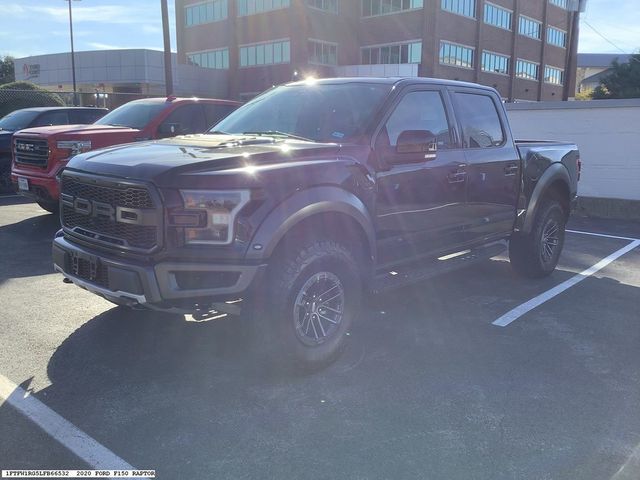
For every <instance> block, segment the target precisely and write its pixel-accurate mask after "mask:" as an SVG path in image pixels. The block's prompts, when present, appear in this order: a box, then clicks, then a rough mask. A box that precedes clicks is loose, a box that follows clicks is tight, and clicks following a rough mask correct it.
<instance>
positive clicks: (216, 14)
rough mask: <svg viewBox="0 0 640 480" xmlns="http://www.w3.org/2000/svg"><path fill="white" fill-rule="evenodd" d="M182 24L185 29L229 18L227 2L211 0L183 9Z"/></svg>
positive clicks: (224, 0)
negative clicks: (183, 23)
mask: <svg viewBox="0 0 640 480" xmlns="http://www.w3.org/2000/svg"><path fill="white" fill-rule="evenodd" d="M184 11H185V12H184V13H185V14H184V22H185V25H186V26H187V27H191V26H192V25H201V24H203V23H211V22H218V21H220V20H224V19H226V18H227V17H228V16H229V4H228V0H213V1H209V2H204V3H198V4H197V5H188V6H186V7H184Z"/></svg>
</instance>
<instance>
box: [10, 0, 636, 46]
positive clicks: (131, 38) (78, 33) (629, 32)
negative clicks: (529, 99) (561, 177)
mask: <svg viewBox="0 0 640 480" xmlns="http://www.w3.org/2000/svg"><path fill="white" fill-rule="evenodd" d="M342 1H357V0H342ZM527 1H530V0H527ZM168 3H169V17H170V21H171V30H172V35H171V44H172V49H173V50H174V51H175V46H176V42H175V25H174V23H175V12H174V5H175V2H174V1H173V0H169V2H168ZM639 3H640V0H617V1H616V2H612V1H611V0H589V3H588V6H587V11H586V13H584V14H583V15H582V25H581V32H580V46H579V51H580V52H584V53H622V52H624V53H635V52H638V51H640V27H638V25H640V8H638V4H639ZM67 9H68V7H67V2H66V0H0V55H12V56H14V57H18V58H19V57H25V56H30V55H38V54H45V53H58V52H66V51H69V18H68V10H67ZM73 12H74V16H73V19H74V22H73V23H74V41H75V47H76V50H77V51H82V50H101V49H116V48H151V49H156V50H161V49H162V45H163V44H162V23H161V16H160V0H74V1H73Z"/></svg>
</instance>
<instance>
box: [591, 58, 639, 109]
mask: <svg viewBox="0 0 640 480" xmlns="http://www.w3.org/2000/svg"><path fill="white" fill-rule="evenodd" d="M611 68H612V72H611V74H610V75H607V76H606V77H605V78H604V79H602V84H601V85H600V86H599V87H597V88H596V89H595V90H594V91H593V98H594V99H597V100H601V99H612V98H640V54H635V55H631V58H630V59H629V63H619V62H618V61H617V60H614V62H613V63H612V64H611Z"/></svg>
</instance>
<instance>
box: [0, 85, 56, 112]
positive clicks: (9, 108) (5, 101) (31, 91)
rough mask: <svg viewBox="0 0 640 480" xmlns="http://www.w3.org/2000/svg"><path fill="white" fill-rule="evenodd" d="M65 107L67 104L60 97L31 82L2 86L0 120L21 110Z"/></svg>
mask: <svg viewBox="0 0 640 480" xmlns="http://www.w3.org/2000/svg"><path fill="white" fill-rule="evenodd" d="M64 105H65V103H64V102H63V101H62V99H61V98H60V96H59V95H57V94H55V93H53V92H49V91H47V90H45V89H43V88H40V87H38V86H37V85H34V84H33V83H30V82H12V83H6V84H4V85H0V118H2V117H4V116H5V115H6V114H7V113H11V112H13V111H14V110H19V109H21V108H29V107H59V106H64Z"/></svg>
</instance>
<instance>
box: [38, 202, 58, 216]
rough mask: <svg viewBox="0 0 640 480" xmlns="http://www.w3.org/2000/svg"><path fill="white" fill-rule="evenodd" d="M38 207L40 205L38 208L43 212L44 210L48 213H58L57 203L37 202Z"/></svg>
mask: <svg viewBox="0 0 640 480" xmlns="http://www.w3.org/2000/svg"><path fill="white" fill-rule="evenodd" d="M38 205H40V208H42V209H43V210H46V211H47V212H49V213H56V214H57V213H58V211H59V208H60V206H59V205H58V202H45V201H38Z"/></svg>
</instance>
